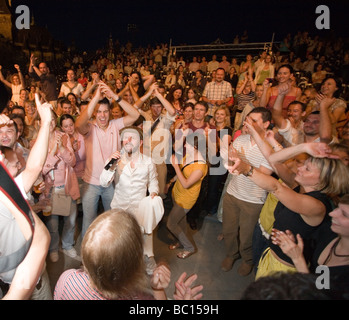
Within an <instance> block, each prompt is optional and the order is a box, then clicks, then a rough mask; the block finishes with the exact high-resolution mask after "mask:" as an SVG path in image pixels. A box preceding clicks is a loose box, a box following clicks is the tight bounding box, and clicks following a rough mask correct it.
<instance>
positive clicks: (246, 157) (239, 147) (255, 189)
mask: <svg viewBox="0 0 349 320" xmlns="http://www.w3.org/2000/svg"><path fill="white" fill-rule="evenodd" d="M233 147H234V148H235V150H236V151H237V152H238V154H239V157H241V160H242V161H245V162H247V163H249V164H250V165H251V166H253V167H255V168H259V167H261V166H263V167H265V168H267V169H269V170H273V169H272V168H271V166H270V164H269V162H268V161H267V160H266V159H265V158H264V156H263V154H262V152H261V151H260V150H259V148H258V145H257V144H254V145H252V142H251V136H250V135H249V134H243V135H241V136H238V137H237V138H236V139H235V140H234V142H233ZM227 192H228V193H229V194H230V195H232V196H234V197H235V198H237V199H239V200H242V201H246V202H250V203H256V204H263V203H264V202H265V199H266V197H267V191H265V190H264V189H262V188H260V187H259V186H257V185H256V184H255V183H254V182H253V181H252V180H250V179H249V178H248V177H245V176H244V175H243V174H239V175H232V177H231V180H230V182H229V184H228V187H227Z"/></svg>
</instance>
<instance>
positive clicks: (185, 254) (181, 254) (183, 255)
mask: <svg viewBox="0 0 349 320" xmlns="http://www.w3.org/2000/svg"><path fill="white" fill-rule="evenodd" d="M194 253H195V251H186V250H184V251H181V252H179V253H178V254H177V258H179V259H186V258H189V257H190V256H191V255H193V254H194Z"/></svg>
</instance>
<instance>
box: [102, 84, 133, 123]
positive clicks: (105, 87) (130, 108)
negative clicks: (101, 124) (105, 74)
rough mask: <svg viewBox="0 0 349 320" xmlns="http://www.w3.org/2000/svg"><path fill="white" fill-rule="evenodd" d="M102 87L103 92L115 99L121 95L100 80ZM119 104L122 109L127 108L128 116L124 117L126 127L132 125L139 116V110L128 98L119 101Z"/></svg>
mask: <svg viewBox="0 0 349 320" xmlns="http://www.w3.org/2000/svg"><path fill="white" fill-rule="evenodd" d="M100 87H101V90H102V92H103V93H104V94H105V95H106V96H107V97H108V98H112V99H114V100H118V99H119V96H118V95H117V94H116V93H115V92H113V91H112V90H111V89H110V87H109V86H108V85H106V84H105V83H104V82H100ZM119 105H120V106H121V108H122V109H124V110H125V112H126V113H127V116H125V117H123V121H124V125H125V127H127V126H130V125H132V124H133V123H134V122H135V121H136V120H137V119H138V117H139V112H138V111H137V109H136V108H134V107H133V106H132V105H131V104H129V103H128V102H127V101H126V100H123V99H121V100H120V101H119Z"/></svg>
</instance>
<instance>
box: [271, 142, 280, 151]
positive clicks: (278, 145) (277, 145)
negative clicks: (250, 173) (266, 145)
mask: <svg viewBox="0 0 349 320" xmlns="http://www.w3.org/2000/svg"><path fill="white" fill-rule="evenodd" d="M277 147H279V148H281V149H282V145H281V144H280V143H278V144H276V145H275V146H273V147H272V148H273V150H275V148H277Z"/></svg>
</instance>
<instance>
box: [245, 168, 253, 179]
mask: <svg viewBox="0 0 349 320" xmlns="http://www.w3.org/2000/svg"><path fill="white" fill-rule="evenodd" d="M250 167H251V168H250V170H249V171H248V172H247V173H243V175H244V176H245V177H251V176H252V175H253V170H254V167H253V166H250Z"/></svg>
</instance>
